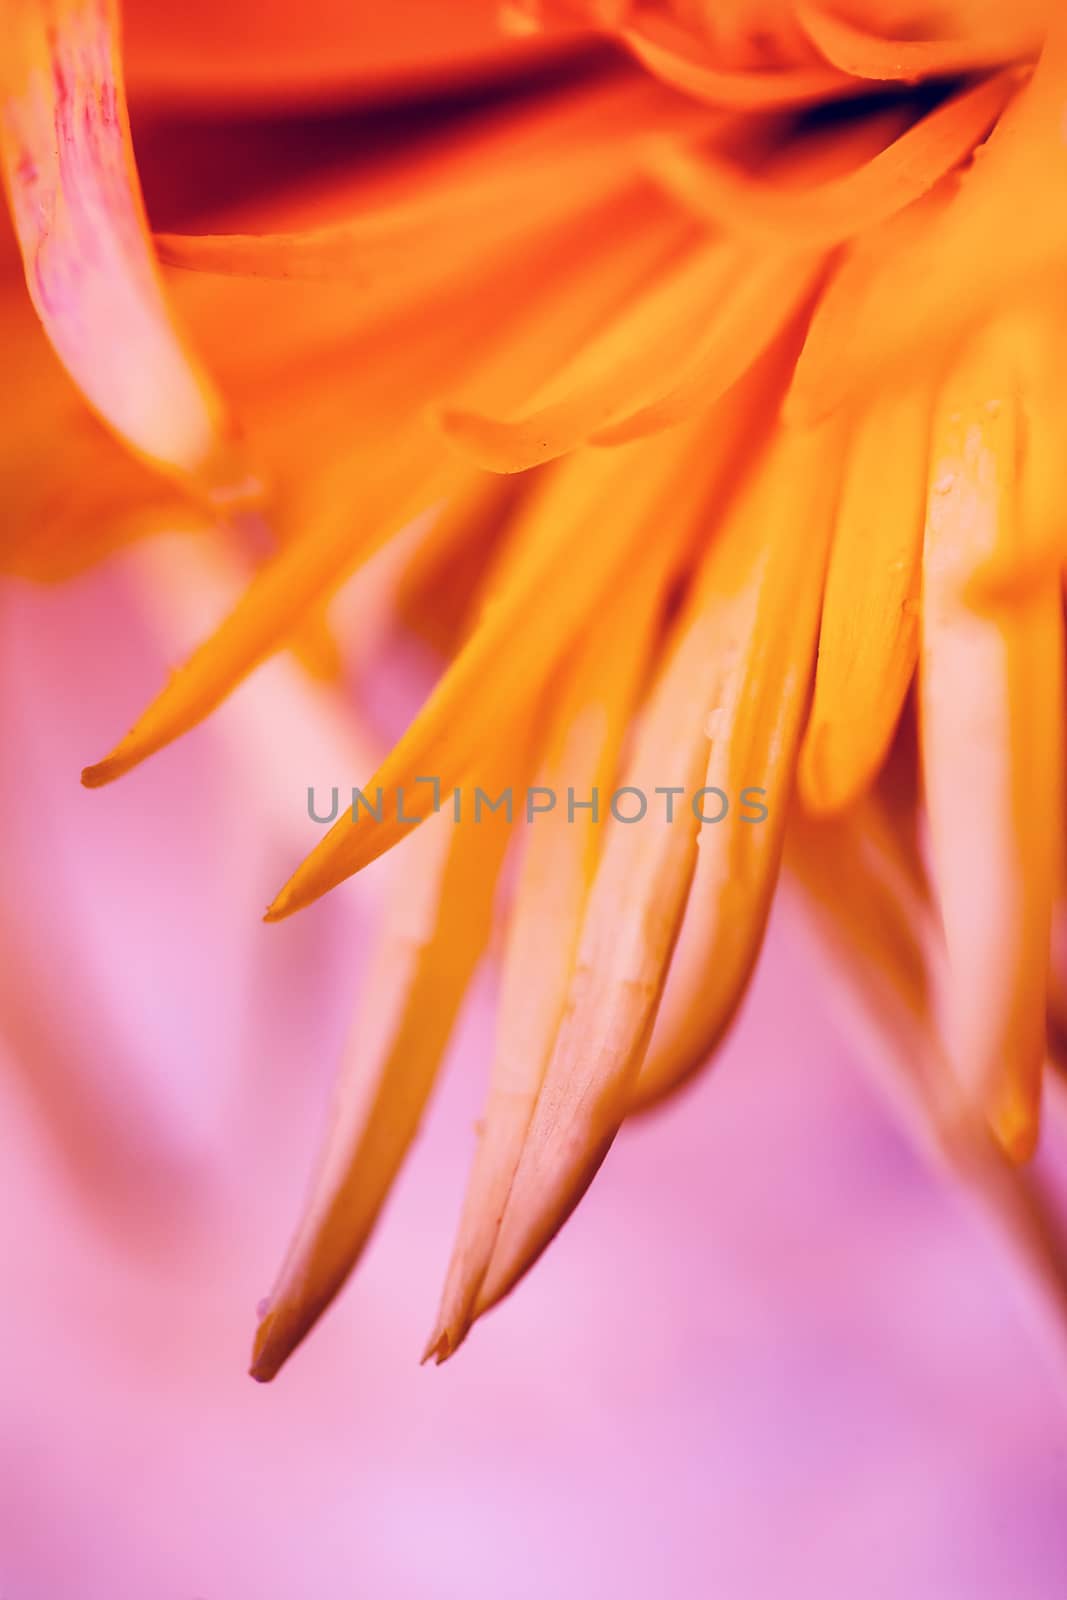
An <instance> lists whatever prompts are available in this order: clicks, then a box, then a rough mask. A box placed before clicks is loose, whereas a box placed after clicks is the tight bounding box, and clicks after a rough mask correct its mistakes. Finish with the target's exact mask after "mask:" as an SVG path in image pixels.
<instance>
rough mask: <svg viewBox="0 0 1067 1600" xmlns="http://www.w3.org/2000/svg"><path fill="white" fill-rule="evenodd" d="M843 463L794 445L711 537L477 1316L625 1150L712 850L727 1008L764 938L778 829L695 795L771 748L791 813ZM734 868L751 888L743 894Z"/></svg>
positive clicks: (609, 858) (609, 855) (586, 929)
mask: <svg viewBox="0 0 1067 1600" xmlns="http://www.w3.org/2000/svg"><path fill="white" fill-rule="evenodd" d="M828 457H829V459H830V460H832V452H830V450H829V447H828V445H827V441H826V438H825V437H824V436H819V437H818V438H815V439H813V438H807V439H800V438H799V437H798V436H792V437H789V438H788V439H787V440H786V441H784V442H780V443H779V445H778V446H777V447H776V448H775V449H774V450H773V451H772V452H771V460H770V461H769V462H763V463H758V464H757V466H756V467H755V468H754V469H753V475H752V478H751V480H750V482H749V483H748V484H747V485H746V486H745V488H744V489H743V490H742V491H741V493H740V496H739V498H738V500H737V503H736V504H735V506H734V508H733V510H732V512H731V513H730V514H729V516H728V518H727V521H726V524H725V526H724V527H722V528H721V529H720V530H719V531H718V534H717V537H715V538H714V539H713V540H712V543H711V547H710V551H709V554H708V556H707V557H706V559H705V562H704V564H703V567H702V570H701V572H700V575H699V577H698V579H697V582H696V587H695V589H694V592H693V594H692V596H691V597H690V600H689V603H688V606H687V609H686V612H685V614H684V616H683V619H682V621H681V623H680V624H679V626H678V628H677V631H676V634H675V637H674V640H673V642H672V646H671V651H670V655H669V657H668V659H667V662H666V665H665V667H664V670H663V673H662V676H661V678H660V681H659V683H658V685H657V687H656V690H655V692H654V694H653V697H652V700H651V702H650V705H649V708H648V710H647V712H646V714H645V716H644V718H643V719H642V722H641V724H640V727H639V730H638V734H637V738H636V742H635V748H634V753H633V756H632V759H631V761H630V762H629V763H628V764H627V777H626V786H627V787H630V788H633V789H636V790H638V791H641V792H643V794H644V795H645V796H652V795H653V793H654V791H657V790H658V791H661V792H664V795H663V811H662V813H656V814H652V813H651V812H650V813H649V814H648V815H647V816H646V817H645V818H644V820H642V821H640V822H639V823H636V824H631V825H626V824H624V823H621V822H617V821H616V822H613V824H612V827H611V829H610V830H609V833H608V837H607V840H606V842H605V850H604V857H603V860H602V862H601V864H600V867H599V869H598V871H597V875H596V878H595V880H594V883H593V888H592V891H591V894H590V898H589V905H588V909H587V911H586V915H585V918H584V921H583V926H582V933H581V940H580V944H579V951H578V960H577V964H576V967H575V972H574V977H573V979H572V982H571V986H570V992H569V995H568V999H567V1004H566V1007H565V1010H564V1014H563V1018H562V1020H561V1023H560V1027H559V1032H558V1035H557V1037H556V1040H555V1044H554V1047H553V1051H552V1055H551V1059H550V1061H549V1064H548V1067H547V1069H546V1072H545V1076H544V1081H543V1083H542V1085H541V1090H540V1092H539V1094H538V1097H537V1103H536V1106H535V1108H534V1113H533V1116H532V1118H531V1121H530V1126H529V1129H528V1131H527V1135H526V1139H525V1142H524V1145H523V1151H522V1156H521V1158H520V1161H519V1165H518V1168H517V1171H516V1173H515V1177H514V1181H513V1182H512V1185H511V1189H510V1192H509V1194H508V1200H507V1206H506V1208H505V1211H504V1215H503V1218H502V1220H501V1223H500V1230H499V1235H498V1238H497V1242H496V1246H495V1249H494V1251H493V1256H492V1260H491V1262H490V1265H489V1269H488V1271H487V1273H486V1277H485V1281H484V1284H483V1286H482V1291H481V1294H480V1295H479V1297H478V1302H477V1306H476V1310H477V1312H478V1314H481V1313H482V1312H484V1311H485V1310H487V1309H488V1308H489V1307H490V1306H492V1305H494V1304H496V1302H497V1301H498V1300H500V1299H501V1297H502V1296H503V1295H505V1294H507V1293H508V1292H509V1290H510V1289H511V1288H513V1287H514V1285H515V1284H516V1283H517V1282H518V1280H519V1279H520V1278H521V1277H522V1275H523V1274H524V1273H525V1272H526V1271H527V1270H528V1269H529V1267H530V1266H531V1265H532V1263H533V1262H534V1261H535V1260H536V1259H537V1257H538V1255H539V1254H540V1253H541V1251H542V1250H543V1249H544V1248H545V1246H546V1245H547V1244H548V1242H549V1240H550V1239H551V1238H552V1236H553V1235H554V1234H555V1232H556V1231H557V1230H558V1229H559V1228H560V1227H561V1226H562V1224H563V1222H564V1221H565V1220H566V1219H567V1217H568V1216H569V1215H570V1213H571V1211H572V1210H573V1209H574V1207H575V1205H576V1204H577V1203H578V1201H579V1199H580V1198H581V1196H582V1194H583V1193H584V1192H585V1189H586V1188H587V1187H588V1185H589V1183H590V1182H591V1181H592V1178H593V1177H594V1175H595V1173H596V1171H597V1169H598V1167H599V1166H600V1163H601V1162H602V1161H603V1159H604V1157H605V1155H606V1154H607V1151H608V1149H609V1148H610V1146H611V1143H612V1141H613V1139H614V1137H615V1134H616V1132H617V1131H618V1128H619V1126H620V1124H621V1122H622V1120H623V1117H624V1116H625V1114H626V1111H627V1109H628V1107H629V1105H630V1103H631V1101H632V1097H633V1090H634V1084H635V1082H636V1080H637V1076H638V1072H639V1069H640V1066H641V1061H642V1058H643V1056H644V1053H645V1049H646V1046H647V1044H648V1040H649V1037H650V1034H651V1031H652V1028H653V1025H654V1022H655V1019H656V1012H657V1009H658V1006H659V1003H660V997H661V995H662V992H663V985H664V982H665V981H666V978H667V970H668V965H669V963H670V960H671V952H672V950H673V948H674V944H675V940H676V939H677V937H678V932H679V928H680V926H681V923H682V917H683V913H684V911H685V908H686V898H687V896H689V895H690V894H691V892H692V891H691V885H692V884H693V880H694V872H696V871H697V870H698V868H697V861H698V854H699V858H700V863H701V866H700V868H699V873H700V877H701V880H702V887H703V890H704V892H707V893H708V894H709V895H710V896H711V897H712V898H713V899H715V900H717V901H718V903H719V905H720V909H721V910H722V913H723V916H724V919H725V920H724V923H723V924H722V925H721V927H720V928H719V929H717V932H719V933H720V934H721V936H722V939H723V944H722V946H721V948H722V950H723V952H724V966H723V968H722V971H721V973H720V972H717V971H713V972H712V974H711V976H710V982H711V984H712V985H713V986H717V985H718V983H719V980H720V977H721V980H722V991H721V996H720V998H721V1001H722V1004H723V1007H724V1008H725V1009H726V1010H728V1009H729V1008H730V1006H732V1004H733V1003H735V1002H736V998H737V994H738V991H739V988H740V985H741V983H742V982H743V977H744V975H745V974H746V973H747V969H748V966H749V965H750V963H751V960H752V958H753V957H754V953H755V948H756V947H757V946H758V942H759V933H760V932H761V931H762V925H763V917H764V915H765V910H766V903H767V901H768V899H769V895H770V887H771V884H772V883H773V876H774V870H775V867H776V865H777V856H778V844H779V843H780V839H781V832H780V819H778V818H776V819H775V822H774V823H773V824H772V825H771V826H770V827H769V831H768V832H767V833H766V835H764V836H763V837H764V838H765V839H766V841H767V842H766V843H765V844H764V843H762V842H760V841H758V840H757V835H758V834H759V833H760V831H761V828H762V827H763V826H764V824H759V823H750V822H742V821H740V819H739V817H738V819H737V820H736V822H735V825H734V826H733V827H727V828H726V829H725V831H722V832H717V830H719V829H721V828H722V824H719V823H716V822H715V821H714V820H712V818H711V817H709V815H708V812H707V811H705V810H704V807H705V806H714V807H715V814H717V813H718V810H719V809H720V802H719V800H718V798H717V797H715V796H706V795H703V794H700V793H699V792H698V791H700V790H701V788H702V786H704V785H705V784H708V785H709V786H710V785H717V784H722V783H725V782H729V783H731V784H734V785H736V784H737V782H738V781H739V776H740V774H741V773H742V772H743V771H745V770H746V767H745V763H747V762H749V761H759V760H761V759H762V758H763V757H764V756H767V757H769V758H770V760H771V762H772V766H773V765H774V764H775V763H776V762H777V760H778V759H780V760H781V769H780V771H781V778H780V779H779V770H775V771H774V772H773V774H772V775H771V776H769V779H768V795H767V798H768V800H769V801H770V802H771V803H772V804H773V803H778V802H779V801H781V800H782V799H783V798H784V795H785V793H787V792H788V777H787V773H788V770H789V766H790V754H791V751H792V750H795V740H796V734H797V730H798V728H799V717H800V714H801V712H802V709H803V706H804V704H805V699H806V694H807V690H808V684H809V676H810V667H811V657H812V653H813V650H814V642H815V629H816V624H817V618H818V605H819V593H820V588H821V578H822V560H823V558H824V555H825V545H826V539H827V536H828V530H829V518H830V512H831V509H832V503H833V494H834V486H833V476H832V472H831V473H829V474H828V473H827V472H826V470H825V469H826V467H827V461H828ZM798 499H799V503H800V504H801V505H803V506H805V507H806V508H807V509H809V510H810V511H811V513H812V521H813V528H812V537H811V544H810V545H805V544H802V543H801V542H800V541H798V540H797V538H796V520H795V518H796V506H797V501H798ZM820 540H821V544H822V553H821V554H820V548H819V546H820ZM783 557H785V560H784V563H783V560H782V558H783ZM777 625H780V626H781V627H782V629H783V636H782V637H781V638H780V639H779V638H778V637H777V636H776V635H775V633H774V628H775V626H777ZM761 657H762V665H761V666H760V667H758V668H756V670H755V672H753V669H754V667H756V663H757V662H758V661H760V658H761ZM753 679H754V680H755V681H753ZM719 707H725V708H726V714H727V717H729V715H730V713H731V712H736V723H735V726H734V728H733V730H732V733H731V732H728V731H727V727H728V724H727V723H724V725H723V727H722V728H721V729H720V727H719V724H718V721H717V715H718V708H719ZM763 776H764V775H763V774H761V775H760V778H762V777H763ZM756 781H757V782H758V781H759V779H757V780H756ZM670 789H673V790H674V791H675V793H674V795H673V796H671V797H670V799H668V798H667V795H666V793H665V791H667V790H670ZM679 794H680V795H681V798H679V797H678V796H679ZM698 847H699V848H698ZM705 855H706V856H707V862H708V864H707V865H706V866H705V864H704V859H705ZM734 873H736V874H737V884H736V890H732V889H731V888H730V887H729V886H728V880H729V878H730V876H731V874H734ZM727 902H728V904H727ZM737 908H739V909H740V910H741V913H742V916H743V918H744V919H745V921H744V927H743V929H742V932H741V934H740V937H739V938H738V939H737V947H738V948H737V949H736V950H734V949H733V948H728V947H729V946H730V941H731V938H732V937H733V936H734V932H735V930H733V929H731V927H730V925H729V919H730V913H731V912H732V911H733V910H735V909H737ZM727 969H729V970H727Z"/></svg>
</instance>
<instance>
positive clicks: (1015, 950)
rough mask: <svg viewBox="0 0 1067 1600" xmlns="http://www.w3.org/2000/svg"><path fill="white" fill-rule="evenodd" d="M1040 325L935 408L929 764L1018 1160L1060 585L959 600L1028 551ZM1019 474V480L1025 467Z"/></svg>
mask: <svg viewBox="0 0 1067 1600" xmlns="http://www.w3.org/2000/svg"><path fill="white" fill-rule="evenodd" d="M1041 338H1042V333H1041V325H1040V323H1038V324H1037V325H1036V326H1033V327H1032V326H1029V325H1027V324H1026V323H1023V322H1021V321H1020V322H1013V323H1010V324H1009V323H1004V324H1001V325H1000V326H999V327H998V328H997V330H995V332H993V333H991V334H989V335H987V336H985V337H983V338H982V339H980V340H977V341H975V342H973V343H972V344H971V345H970V346H969V347H968V349H967V350H966V352H965V353H964V354H963V355H962V356H961V358H960V359H959V361H958V362H957V364H956V366H955V367H954V369H953V371H952V372H951V373H950V375H949V377H948V379H947V380H946V383H945V387H944V390H943V393H942V394H941V397H940V399H939V402H938V406H937V412H936V418H935V427H934V439H933V450H932V458H931V480H930V481H931V488H930V503H929V511H928V517H927V528H926V544H925V551H924V569H923V601H922V606H923V641H922V668H921V676H920V686H921V710H922V751H923V769H924V775H925V788H926V797H927V805H928V810H929V818H930V841H931V854H932V860H933V867H934V876H935V880H936V886H937V894H938V899H939V902H940V906H941V913H942V917H943V921H944V926H945V935H946V941H947V945H948V956H949V963H950V986H949V996H948V999H949V1002H950V1006H951V1022H952V1030H953V1032H952V1040H953V1055H954V1058H955V1062H956V1066H957V1069H958V1071H959V1072H960V1074H961V1077H962V1079H963V1082H964V1083H965V1085H966V1091H967V1093H968V1095H969V1097H970V1099H971V1102H972V1103H973V1104H974V1105H975V1106H976V1107H978V1108H980V1109H981V1110H982V1111H983V1112H984V1113H985V1114H986V1115H987V1116H988V1118H989V1121H990V1123H991V1125H992V1127H993V1129H994V1131H995V1133H996V1134H997V1137H998V1138H999V1139H1000V1140H1001V1142H1002V1143H1003V1145H1004V1147H1005V1149H1006V1150H1007V1151H1008V1152H1009V1154H1011V1155H1012V1156H1013V1157H1020V1158H1021V1157H1025V1156H1027V1155H1028V1154H1029V1153H1030V1151H1031V1150H1032V1149H1033V1146H1034V1142H1035V1140H1036V1136H1037V1118H1038V1106H1039V1099H1040V1088H1041V1070H1042V1065H1043V1061H1044V1055H1045V996H1046V990H1047V979H1048V957H1049V937H1050V926H1051V916H1052V897H1053V894H1054V893H1055V888H1056V886H1057V885H1058V883H1059V869H1060V836H1061V833H1062V803H1063V801H1062V796H1063V774H1062V767H1063V737H1064V735H1063V719H1064V694H1063V683H1062V678H1063V646H1064V639H1063V615H1062V602H1061V594H1060V586H1059V583H1058V582H1057V581H1056V579H1055V578H1054V577H1051V576H1050V577H1049V578H1048V579H1047V580H1046V581H1045V583H1044V584H1041V585H1039V586H1037V587H1036V588H1035V590H1034V592H1033V593H1031V594H1030V595H1028V597H1027V598H1026V600H1025V601H1023V602H1020V603H1018V604H1006V605H1002V606H1000V607H999V608H997V609H996V610H995V611H991V612H989V613H986V614H978V613H976V612H975V611H974V609H973V607H972V606H971V605H970V604H969V601H968V599H967V590H968V587H969V585H970V583H971V582H972V580H973V577H974V573H975V571H976V570H977V569H980V568H981V567H982V566H984V565H985V564H986V563H988V562H989V561H990V560H991V559H992V558H993V557H995V556H997V555H1001V556H1006V555H1010V553H1011V552H1013V551H1016V550H1018V551H1020V552H1025V549H1026V545H1027V541H1028V539H1029V538H1030V537H1031V536H1032V534H1031V530H1030V529H1029V528H1028V527H1027V525H1026V522H1025V519H1024V517H1023V515H1022V514H1021V507H1022V504H1023V503H1024V501H1023V495H1022V493H1021V489H1020V483H1019V463H1020V461H1021V460H1023V451H1024V436H1023V434H1022V430H1021V426H1020V418H1021V402H1020V395H1021V394H1022V393H1025V391H1026V388H1027V384H1028V371H1029V369H1030V368H1031V366H1033V365H1035V364H1036V362H1037V357H1036V354H1035V352H1036V351H1039V350H1040V349H1041ZM1024 470H1025V467H1024Z"/></svg>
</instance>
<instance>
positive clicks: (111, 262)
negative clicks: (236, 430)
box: [0, 0, 258, 505]
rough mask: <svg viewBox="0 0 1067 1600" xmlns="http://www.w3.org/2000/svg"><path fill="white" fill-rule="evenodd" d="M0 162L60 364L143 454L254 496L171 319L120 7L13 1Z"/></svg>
mask: <svg viewBox="0 0 1067 1600" xmlns="http://www.w3.org/2000/svg"><path fill="white" fill-rule="evenodd" d="M0 16H2V18H3V20H4V24H5V28H4V50H3V55H2V57H0V163H2V166H3V173H4V181H5V184H6V187H7V191H8V195H9V198H10V201H11V207H12V212H13V215H14V220H15V229H16V232H17V234H18V240H19V245H20V248H21V252H22V259H23V263H24V265H25V270H26V282H27V285H28V288H29V292H30V296H31V298H32V300H33V303H34V306H35V307H36V309H37V312H38V315H39V316H40V318H41V321H42V322H43V323H44V326H45V329H46V331H47V333H48V337H49V339H50V340H51V342H52V344H53V346H54V347H55V349H56V352H57V353H58V355H59V357H60V360H61V361H62V362H63V365H64V366H65V367H66V369H67V371H68V372H69V373H70V375H71V377H72V378H73V379H74V381H75V383H76V384H77V385H78V387H79V388H80V389H81V391H82V393H83V394H84V395H85V397H86V399H87V400H88V401H89V403H90V405H92V406H93V407H94V409H95V410H96V411H97V412H99V414H100V416H101V417H103V419H104V420H105V421H106V422H107V423H108V424H109V425H110V426H111V427H112V428H113V429H114V430H115V432H116V433H118V434H119V435H120V436H121V437H122V438H123V439H124V440H125V441H126V443H127V444H128V445H129V446H130V447H131V448H132V449H133V450H134V451H136V452H137V453H138V454H139V455H141V456H143V457H145V458H147V459H148V460H149V461H151V462H152V463H154V465H156V466H157V467H158V468H160V469H161V470H163V471H164V472H167V473H170V474H172V475H174V476H176V477H179V478H181V479H183V480H186V481H187V482H188V483H189V484H190V486H192V487H195V488H196V489H197V490H199V491H200V492H201V493H203V494H205V495H207V496H208V497H209V498H211V499H212V500H214V501H216V502H218V503H220V504H223V505H232V504H234V503H243V502H246V501H248V500H249V499H254V498H255V497H256V495H257V492H258V485H257V484H256V483H255V482H254V480H252V479H250V478H249V476H248V474H247V471H246V469H245V468H244V467H243V466H242V464H241V463H240V459H239V452H238V451H237V449H236V447H235V444H234V440H233V437H232V433H231V430H230V427H229V424H228V423H227V420H226V417H225V414H224V410H223V406H222V402H221V401H220V399H219V397H218V396H217V394H216V393H215V391H214V389H213V388H212V386H211V384H210V383H209V381H208V379H207V378H206V376H205V375H204V373H203V372H202V371H201V370H200V368H199V367H198V365H197V363H196V361H195V359H194V358H193V356H192V355H191V354H190V352H189V351H188V349H187V348H186V347H185V345H184V343H183V340H182V337H181V335H180V334H179V332H178V330H177V328H176V325H175V323H174V321H173V319H172V317H171V314H170V311H169V309H168V306H167V303H166V300H165V298H164V294H163V288H162V283H161V280H160V277H159V273H158V270H157V267H156V262H155V257H154V255H153V253H152V246H151V244H150V241H149V236H148V231H147V224H146V221H145V215H144V206H143V203H142V199H141V191H140V186H139V184H138V180H137V173H136V168H135V165H134V158H133V145H132V142H131V138H130V128H129V119H128V116H127V112H126V101H125V94H124V90H123V84H122V72H121V65H120V61H119V50H118V15H117V6H116V4H115V0H5V4H4V6H3V8H2V10H0Z"/></svg>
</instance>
